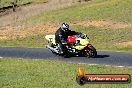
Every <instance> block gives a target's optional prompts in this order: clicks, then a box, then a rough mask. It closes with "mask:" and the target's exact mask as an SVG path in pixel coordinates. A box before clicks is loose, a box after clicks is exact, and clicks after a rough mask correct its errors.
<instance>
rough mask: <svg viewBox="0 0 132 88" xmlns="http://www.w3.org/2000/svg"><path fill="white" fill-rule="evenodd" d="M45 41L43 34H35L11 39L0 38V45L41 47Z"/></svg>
mask: <svg viewBox="0 0 132 88" xmlns="http://www.w3.org/2000/svg"><path fill="white" fill-rule="evenodd" d="M46 44H47V42H46V40H45V35H44V34H36V35H32V36H28V37H25V38H19V37H17V39H13V40H0V46H15V47H28V48H34V47H35V48H43V47H45V46H44V45H46Z"/></svg>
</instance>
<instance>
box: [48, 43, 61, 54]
mask: <svg viewBox="0 0 132 88" xmlns="http://www.w3.org/2000/svg"><path fill="white" fill-rule="evenodd" d="M46 48H48V49H50V50H51V51H54V52H56V53H59V52H58V50H56V48H53V47H51V46H49V45H46Z"/></svg>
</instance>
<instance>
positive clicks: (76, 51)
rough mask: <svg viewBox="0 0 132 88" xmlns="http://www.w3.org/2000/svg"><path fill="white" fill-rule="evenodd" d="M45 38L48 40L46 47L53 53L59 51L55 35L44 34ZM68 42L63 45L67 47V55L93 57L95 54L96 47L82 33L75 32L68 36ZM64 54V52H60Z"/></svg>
mask: <svg viewBox="0 0 132 88" xmlns="http://www.w3.org/2000/svg"><path fill="white" fill-rule="evenodd" d="M45 38H46V40H47V41H48V43H49V44H48V45H46V47H47V48H48V49H50V50H51V51H52V53H54V54H58V55H60V53H59V49H60V48H59V44H56V43H55V35H46V36H45ZM67 41H68V44H70V47H68V46H69V45H67V44H66V45H65V46H66V47H67V52H68V53H69V54H68V55H81V56H85V57H89V58H94V57H96V56H97V51H96V49H95V48H94V47H93V46H92V45H91V44H90V41H89V38H88V37H87V35H86V34H84V33H77V34H76V35H72V36H68V38H67ZM62 55H65V54H62Z"/></svg>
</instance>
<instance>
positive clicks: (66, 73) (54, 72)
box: [0, 58, 132, 88]
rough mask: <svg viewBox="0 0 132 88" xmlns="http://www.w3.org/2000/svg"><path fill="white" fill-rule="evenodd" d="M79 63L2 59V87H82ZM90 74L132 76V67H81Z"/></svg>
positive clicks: (103, 87)
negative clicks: (79, 83)
mask: <svg viewBox="0 0 132 88" xmlns="http://www.w3.org/2000/svg"><path fill="white" fill-rule="evenodd" d="M78 66H79V64H76V63H68V62H62V61H49V60H31V59H9V58H8V59H0V87H1V88H81V87H82V86H79V85H78V84H77V83H76V81H75V77H76V70H77V68H78ZM81 66H83V67H84V68H85V69H86V71H87V72H86V73H88V74H130V75H132V69H130V68H117V67H111V66H109V67H105V66H99V65H97V66H90V65H84V64H83V65H81ZM93 87H94V88H131V87H132V83H130V84H95V85H93V84H88V85H84V86H83V88H93Z"/></svg>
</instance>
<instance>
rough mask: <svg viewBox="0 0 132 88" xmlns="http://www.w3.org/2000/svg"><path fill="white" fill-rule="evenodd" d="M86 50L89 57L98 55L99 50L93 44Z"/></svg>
mask: <svg viewBox="0 0 132 88" xmlns="http://www.w3.org/2000/svg"><path fill="white" fill-rule="evenodd" d="M84 52H85V53H84V55H85V56H86V57H89V58H90V57H91V58H95V57H96V56H97V51H96V49H95V48H94V47H93V46H92V45H91V44H90V45H88V46H87V48H86V49H85V50H84Z"/></svg>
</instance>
